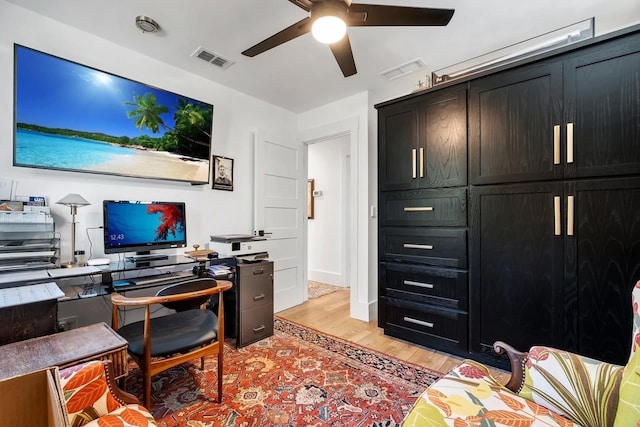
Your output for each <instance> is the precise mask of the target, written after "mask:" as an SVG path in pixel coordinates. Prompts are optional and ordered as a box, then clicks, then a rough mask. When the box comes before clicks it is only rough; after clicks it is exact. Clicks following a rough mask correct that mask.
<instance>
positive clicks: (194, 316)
mask: <svg viewBox="0 0 640 427" xmlns="http://www.w3.org/2000/svg"><path fill="white" fill-rule="evenodd" d="M118 334H119V335H121V336H122V337H123V338H124V339H126V340H127V341H128V342H129V349H128V350H129V353H131V354H132V355H134V356H137V357H142V355H143V352H144V321H140V322H135V323H131V324H129V325H125V326H123V327H121V328H120V329H118ZM217 337H218V318H217V316H216V315H215V314H214V313H213V312H212V311H210V310H200V309H192V310H187V311H182V312H180V313H176V314H171V315H168V316H162V317H157V318H154V319H151V357H164V356H170V355H172V354H175V353H182V352H186V351H188V350H191V349H192V348H196V347H200V346H202V345H205V344H209V343H211V342H213V341H216V339H217Z"/></svg>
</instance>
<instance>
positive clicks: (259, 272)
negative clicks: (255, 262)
mask: <svg viewBox="0 0 640 427" xmlns="http://www.w3.org/2000/svg"><path fill="white" fill-rule="evenodd" d="M259 274H264V269H263V268H261V269H260V270H253V275H254V276H257V275H259Z"/></svg>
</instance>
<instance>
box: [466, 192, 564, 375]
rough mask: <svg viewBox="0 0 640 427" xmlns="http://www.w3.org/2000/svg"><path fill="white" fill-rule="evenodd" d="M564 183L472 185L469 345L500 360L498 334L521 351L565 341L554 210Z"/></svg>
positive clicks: (559, 244)
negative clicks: (494, 350) (495, 346)
mask: <svg viewBox="0 0 640 427" xmlns="http://www.w3.org/2000/svg"><path fill="white" fill-rule="evenodd" d="M562 190H563V188H562V184H561V183H545V184H519V185H500V186H484V187H472V189H471V207H470V208H471V217H470V220H471V243H470V248H471V249H470V250H471V256H470V258H471V274H470V276H471V286H470V313H469V315H470V319H471V321H470V324H469V328H470V340H471V341H470V351H471V352H474V353H481V355H482V356H483V357H484V358H490V359H492V360H495V361H496V363H497V364H505V363H504V362H506V359H503V358H498V357H497V356H495V353H494V352H493V349H492V346H493V343H494V342H495V341H496V340H502V341H505V342H508V343H509V344H511V345H513V346H514V347H516V348H517V349H520V350H522V351H527V350H528V349H529V347H530V346H531V345H533V344H540V345H552V346H562V344H563V336H562V331H563V328H562V320H563V318H562V313H563V311H562V310H563V307H564V304H563V265H564V259H563V237H562V234H561V233H559V230H557V229H556V223H557V222H558V221H557V220H559V217H558V216H557V215H556V209H555V206H556V205H558V206H559V204H560V201H561V196H562ZM556 200H557V202H556ZM556 233H557V234H556ZM494 358H495V359H494Z"/></svg>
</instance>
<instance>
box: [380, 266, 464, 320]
mask: <svg viewBox="0 0 640 427" xmlns="http://www.w3.org/2000/svg"><path fill="white" fill-rule="evenodd" d="M380 289H381V291H380V292H381V295H383V296H386V297H389V298H398V299H404V300H411V301H414V302H421V303H426V304H434V305H439V306H442V307H447V308H453V309H457V310H463V311H467V307H468V305H467V301H468V273H467V272H466V271H462V270H453V269H447V268H435V267H424V266H419V265H407V264H395V263H381V264H380Z"/></svg>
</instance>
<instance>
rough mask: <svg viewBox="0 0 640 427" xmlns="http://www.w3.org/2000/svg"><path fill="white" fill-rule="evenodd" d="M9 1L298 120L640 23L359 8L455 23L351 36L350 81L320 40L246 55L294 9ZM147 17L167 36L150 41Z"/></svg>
mask: <svg viewBox="0 0 640 427" xmlns="http://www.w3.org/2000/svg"><path fill="white" fill-rule="evenodd" d="M8 1H10V2H11V3H14V4H16V5H18V6H21V7H24V8H26V9H29V10H32V11H34V12H36V13H39V14H42V15H45V16H48V17H50V18H52V19H55V20H57V21H60V22H63V23H65V24H68V25H70V26H73V27H76V28H78V29H81V30H84V31H86V32H89V33H92V34H95V35H97V36H99V37H102V38H105V39H108V40H111V41H112V42H114V43H116V44H118V45H121V46H124V47H126V48H129V49H131V50H134V51H137V52H140V53H142V54H144V55H147V56H150V57H153V58H155V59H158V60H160V61H163V62H165V63H168V64H171V65H173V66H176V67H178V68H180V69H184V70H186V71H188V72H190V73H193V74H197V75H200V76H202V77H205V78H207V79H210V80H212V81H215V82H218V83H220V84H223V85H225V86H228V87H231V88H234V89H236V90H239V91H241V92H244V93H247V94H249V95H252V96H255V97H257V98H260V99H263V100H265V101H267V102H269V103H271V104H274V105H278V106H280V107H282V108H285V109H287V110H290V111H293V112H296V113H299V112H304V111H308V110H310V109H313V108H315V107H318V106H321V105H325V104H327V103H330V102H332V101H336V100H339V99H342V98H345V97H347V96H350V95H353V94H355V93H359V92H362V91H370V92H371V93H372V94H373V96H372V98H373V99H375V98H376V95H377V96H400V95H403V94H406V93H409V92H411V90H412V88H414V85H416V84H417V75H418V74H416V75H413V76H410V77H406V78H401V79H396V80H393V81H388V80H386V79H384V78H383V77H381V76H380V75H379V73H380V72H382V71H386V70H388V69H389V68H392V67H395V66H397V65H400V64H402V63H405V62H408V61H411V60H413V59H415V58H422V59H423V60H424V62H425V63H426V64H427V66H426V69H425V70H424V73H423V75H426V74H427V73H428V72H430V71H432V70H437V69H439V68H443V67H445V66H449V65H452V64H455V63H458V62H461V61H464V60H467V59H470V58H473V57H475V56H478V55H480V54H483V53H486V52H489V51H492V50H495V49H498V48H501V47H505V46H508V45H511V44H513V43H516V42H519V41H522V40H526V39H528V38H531V37H534V36H537V35H540V34H543V33H546V32H549V31H552V30H554V29H556V28H560V27H563V26H566V25H569V24H572V23H574V22H578V21H581V20H583V19H587V18H590V17H592V16H595V18H596V20H595V23H596V25H595V28H596V34H597V35H599V34H603V33H606V32H610V31H612V30H616V29H620V28H623V27H627V26H629V25H632V24H636V23H638V22H639V21H640V1H638V0H613V1H612V0H536V1H523V0H482V1H479V0H458V1H446V0H432V1H426V0H363V1H358V0H354V3H370V4H388V5H396V6H417V7H440V8H452V9H455V14H454V16H453V19H452V20H451V22H450V23H449V25H448V26H446V27H402V28H396V27H380V28H350V29H349V37H350V40H351V46H352V48H353V53H354V57H355V62H356V66H357V68H358V74H356V75H355V76H352V77H348V78H345V77H343V76H342V73H341V72H340V69H339V68H338V65H337V63H336V62H335V59H334V58H333V55H332V54H331V51H330V50H329V48H328V47H327V46H325V45H321V44H319V43H318V42H316V41H315V40H314V39H313V37H312V36H311V35H310V34H308V35H305V36H302V37H299V38H297V39H295V40H292V41H290V42H288V43H286V44H284V45H281V46H279V47H276V48H274V49H272V50H270V51H267V52H265V53H263V54H261V55H258V56H256V57H254V58H248V57H245V56H243V55H241V54H240V53H241V52H242V51H243V50H245V49H247V48H249V47H251V46H253V45H254V44H256V43H258V42H259V41H262V40H263V39H265V38H267V37H268V36H270V35H272V34H274V33H276V32H278V31H280V30H282V29H284V28H285V27H288V26H289V25H291V24H293V23H294V22H296V21H298V20H300V19H302V18H304V17H305V16H306V12H305V11H303V10H302V9H300V8H298V7H296V6H295V5H294V4H292V3H290V2H289V1H287V0H181V1H176V0H108V1H105V0H8ZM138 15H146V16H149V17H151V18H153V19H155V20H156V21H157V22H158V23H159V24H160V26H161V31H160V32H159V33H156V34H151V33H147V34H143V33H142V32H141V31H140V30H139V29H138V28H136V26H135V25H134V20H135V17H136V16H138ZM25 24H26V23H25ZM200 46H202V47H204V48H206V49H208V50H211V51H214V52H216V53H218V54H220V55H222V56H223V57H225V58H227V59H230V60H232V61H235V64H234V65H233V66H231V67H230V68H228V69H227V70H222V69H219V68H217V67H214V66H211V65H209V64H207V63H205V62H203V61H201V60H198V59H195V58H193V57H192V56H191V54H192V53H193V52H194V51H195V50H196V49H197V48H198V47H200ZM87 65H91V64H87ZM107 71H108V70H107ZM125 77H126V76H125ZM388 94H390V95H388ZM379 100H382V99H379Z"/></svg>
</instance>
